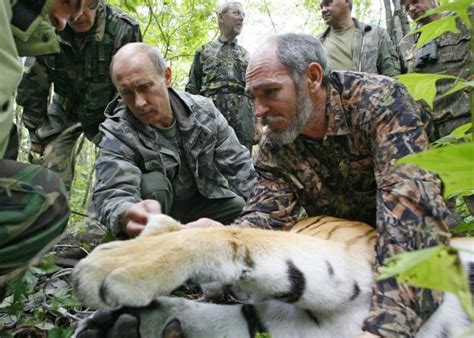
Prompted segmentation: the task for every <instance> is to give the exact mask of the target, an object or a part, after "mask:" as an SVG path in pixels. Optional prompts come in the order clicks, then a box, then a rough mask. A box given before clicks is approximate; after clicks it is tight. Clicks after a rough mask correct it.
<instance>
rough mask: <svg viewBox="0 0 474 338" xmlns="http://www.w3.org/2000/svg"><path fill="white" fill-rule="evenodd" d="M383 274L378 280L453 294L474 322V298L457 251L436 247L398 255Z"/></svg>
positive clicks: (447, 247) (385, 268) (392, 259)
mask: <svg viewBox="0 0 474 338" xmlns="http://www.w3.org/2000/svg"><path fill="white" fill-rule="evenodd" d="M380 272H381V273H380V275H379V276H378V278H377V279H379V280H381V279H386V278H389V277H396V279H397V282H398V283H407V284H410V285H413V286H416V287H421V288H429V289H434V290H439V291H447V292H452V293H454V294H455V295H456V296H457V297H458V299H459V301H460V302H461V305H462V307H463V309H464V311H466V313H467V314H468V315H469V317H470V318H471V319H473V320H474V310H473V308H472V296H471V293H470V292H469V284H468V280H467V277H466V274H465V272H464V269H463V267H462V263H461V261H460V259H459V255H458V250H457V249H456V248H453V247H449V246H437V247H432V248H427V249H422V250H418V251H413V252H406V253H403V254H400V255H396V256H394V257H392V258H390V259H388V260H387V262H386V266H385V267H382V268H381V269H380Z"/></svg>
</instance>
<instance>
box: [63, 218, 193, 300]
mask: <svg viewBox="0 0 474 338" xmlns="http://www.w3.org/2000/svg"><path fill="white" fill-rule="evenodd" d="M161 216H164V217H157V219H154V220H153V221H154V222H155V223H154V225H153V227H151V228H150V230H149V231H148V232H147V233H145V234H143V235H141V236H139V237H137V238H135V239H133V240H127V241H115V242H110V243H106V244H102V245H100V246H98V247H97V248H96V249H95V250H94V251H93V252H92V253H91V254H90V255H89V256H88V257H86V258H84V259H83V260H81V261H80V262H79V263H78V264H77V265H76V267H75V269H74V272H73V275H72V278H73V285H74V290H75V293H76V295H77V297H78V299H79V300H80V301H81V302H82V303H83V304H85V305H87V306H89V307H92V308H112V309H115V308H118V307H121V306H130V307H144V306H147V305H148V304H150V303H151V302H152V301H153V300H154V299H155V298H156V297H157V296H159V295H167V294H169V293H170V292H171V291H173V290H174V289H175V288H177V287H178V286H180V285H181V284H182V283H183V282H184V281H185V280H184V279H183V277H182V276H184V275H185V273H183V271H182V270H180V269H176V265H174V264H173V263H172V261H173V259H172V258H171V259H170V258H169V257H173V253H170V252H169V251H170V250H175V251H176V249H175V246H173V243H174V242H175V241H176V238H177V237H176V236H173V234H170V233H169V232H170V231H175V230H178V229H179V228H180V224H179V223H178V222H176V221H175V220H173V219H172V218H170V217H168V216H165V215H161ZM170 220H172V221H173V222H171V221H170ZM157 248H160V250H159V251H157V250H156V249H157ZM178 257H179V256H178ZM178 266H179V265H178Z"/></svg>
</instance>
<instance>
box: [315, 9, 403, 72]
mask: <svg viewBox="0 0 474 338" xmlns="http://www.w3.org/2000/svg"><path fill="white" fill-rule="evenodd" d="M352 19H353V20H354V25H355V31H354V36H353V41H352V69H351V70H353V71H358V72H367V73H375V74H381V75H386V76H392V77H393V76H396V75H400V60H399V57H398V55H397V52H396V51H395V47H394V46H393V43H392V40H390V37H389V36H388V34H387V32H386V31H385V30H384V29H383V28H380V27H379V26H376V25H369V24H366V23H363V22H360V21H359V20H357V19H356V18H352ZM330 32H331V27H328V28H327V29H326V30H325V31H324V32H323V33H322V34H320V35H319V36H318V38H319V39H320V40H321V42H322V43H323V44H324V40H325V39H326V37H327V36H328V34H330Z"/></svg>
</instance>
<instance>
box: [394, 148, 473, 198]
mask: <svg viewBox="0 0 474 338" xmlns="http://www.w3.org/2000/svg"><path fill="white" fill-rule="evenodd" d="M397 163H398V164H407V163H408V164H415V165H417V166H419V167H421V168H423V169H425V170H429V171H434V172H436V173H437V174H438V175H439V176H440V177H441V179H442V180H443V183H444V187H445V190H444V195H445V196H451V195H452V194H455V193H459V192H461V191H464V190H467V189H473V188H474V143H473V142H469V143H462V144H454V145H450V146H446V147H442V148H432V149H430V150H427V151H423V152H421V153H416V154H412V155H409V156H405V157H403V158H401V159H399V160H398V161H397Z"/></svg>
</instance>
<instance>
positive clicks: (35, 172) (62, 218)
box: [0, 159, 69, 286]
mask: <svg viewBox="0 0 474 338" xmlns="http://www.w3.org/2000/svg"><path fill="white" fill-rule="evenodd" d="M68 217H69V206H68V202H67V195H66V191H65V188H64V185H63V183H62V182H61V180H60V179H59V177H58V176H57V175H56V174H55V173H53V172H51V171H49V170H47V169H45V168H42V167H40V166H37V165H30V164H25V163H19V162H16V161H11V160H6V159H2V160H0V286H1V285H2V284H3V285H4V284H5V283H6V281H7V280H8V279H9V278H11V277H13V275H14V274H15V273H16V272H19V271H21V270H22V269H24V268H25V267H26V266H27V265H28V264H29V263H30V262H31V261H32V260H33V259H34V258H35V257H36V256H38V255H39V254H41V253H42V252H44V250H46V249H47V248H49V246H50V245H51V243H52V242H53V241H54V239H56V238H57V237H58V236H59V235H60V234H61V233H62V232H63V231H64V229H65V227H66V224H67V221H68Z"/></svg>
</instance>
